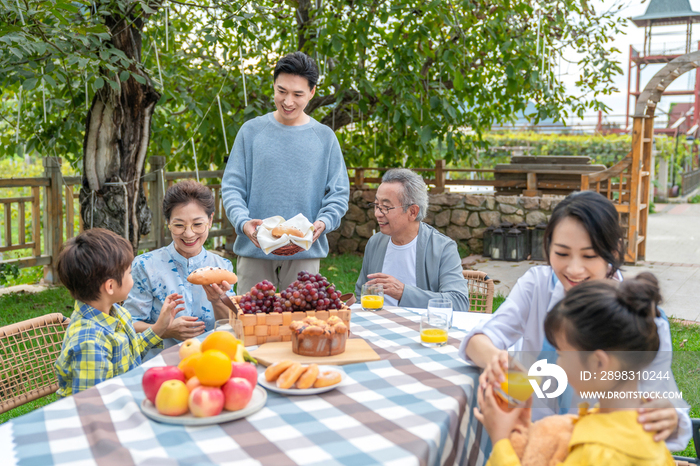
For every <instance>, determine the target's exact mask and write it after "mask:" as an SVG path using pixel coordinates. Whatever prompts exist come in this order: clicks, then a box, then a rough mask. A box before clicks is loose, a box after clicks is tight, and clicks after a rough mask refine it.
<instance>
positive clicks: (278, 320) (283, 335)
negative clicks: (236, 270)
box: [229, 296, 352, 346]
mask: <svg viewBox="0 0 700 466" xmlns="http://www.w3.org/2000/svg"><path fill="white" fill-rule="evenodd" d="M240 299H241V297H240V296H232V297H231V301H232V302H233V303H234V305H235V307H236V309H235V310H233V309H231V310H230V311H229V320H230V322H231V327H233V330H234V333H235V334H236V338H238V339H239V340H241V341H242V342H243V344H244V345H245V346H254V345H262V344H263V343H268V342H275V341H292V331H291V329H290V328H289V324H291V323H292V322H293V321H295V320H304V319H305V318H306V317H317V318H319V319H321V320H328V319H329V318H330V317H331V316H338V317H340V319H341V320H342V321H343V322H345V325H347V327H348V328H350V318H351V316H352V312H351V311H350V308H349V307H347V306H345V305H343V308H342V309H331V310H328V311H304V312H302V311H297V312H283V313H281V314H280V313H278V312H272V313H270V314H263V313H259V314H243V311H242V310H241V308H240V306H239V304H238V302H239V301H240ZM236 314H238V316H239V318H236Z"/></svg>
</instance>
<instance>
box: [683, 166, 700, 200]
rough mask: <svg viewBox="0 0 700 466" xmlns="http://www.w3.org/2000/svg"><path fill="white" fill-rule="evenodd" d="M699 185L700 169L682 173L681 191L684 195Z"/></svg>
mask: <svg viewBox="0 0 700 466" xmlns="http://www.w3.org/2000/svg"><path fill="white" fill-rule="evenodd" d="M698 186H700V170H695V171H692V172H688V173H684V174H683V175H681V192H682V193H683V195H684V196H686V195H688V194H690V193H691V192H692V191H693V190H694V189H695V188H697V187H698Z"/></svg>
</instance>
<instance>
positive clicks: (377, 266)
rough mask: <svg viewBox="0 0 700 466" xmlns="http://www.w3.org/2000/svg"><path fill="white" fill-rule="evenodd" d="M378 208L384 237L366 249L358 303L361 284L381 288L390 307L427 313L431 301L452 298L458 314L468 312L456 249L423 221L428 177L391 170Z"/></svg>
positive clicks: (466, 291) (379, 191)
mask: <svg viewBox="0 0 700 466" xmlns="http://www.w3.org/2000/svg"><path fill="white" fill-rule="evenodd" d="M373 206H374V214H375V216H376V217H377V223H378V224H379V231H380V233H377V234H375V235H374V236H372V238H370V240H369V242H368V243H367V246H366V248H365V257H364V259H363V261H362V270H361V271H360V277H359V279H358V280H357V284H356V285H355V294H356V295H357V298H358V300H359V298H360V292H361V290H362V285H364V284H365V283H369V284H381V285H383V286H384V300H385V303H386V304H388V305H392V306H405V307H417V308H427V307H428V301H429V300H430V299H433V298H447V299H450V300H452V307H453V309H454V310H456V311H468V310H469V287H468V285H467V281H466V280H465V279H464V277H463V275H462V263H461V260H460V258H459V253H458V252H457V244H456V243H455V242H454V241H453V240H452V239H450V238H448V237H447V236H445V235H443V234H442V233H440V232H439V231H437V230H436V229H435V228H433V227H431V226H430V225H428V224H426V223H423V222H422V221H421V220H423V218H425V214H426V212H427V210H428V188H427V186H426V185H425V183H424V182H423V178H422V177H421V176H420V175H418V174H416V173H414V172H412V171H411V170H408V169H405V168H394V169H391V170H389V171H387V172H386V174H384V177H383V178H382V184H381V185H380V186H379V188H378V189H377V194H376V197H375V202H374V204H373Z"/></svg>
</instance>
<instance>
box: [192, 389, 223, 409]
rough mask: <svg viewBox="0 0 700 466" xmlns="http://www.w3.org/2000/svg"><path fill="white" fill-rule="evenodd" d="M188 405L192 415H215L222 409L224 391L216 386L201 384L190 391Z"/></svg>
mask: <svg viewBox="0 0 700 466" xmlns="http://www.w3.org/2000/svg"><path fill="white" fill-rule="evenodd" d="M188 405H189V407H190V412H191V413H192V415H193V416H194V417H210V416H216V415H217V414H219V413H221V410H222V409H224V392H222V391H221V389H220V388H218V387H205V386H204V385H201V386H199V387H197V388H195V389H194V390H192V393H190V400H189V404H188Z"/></svg>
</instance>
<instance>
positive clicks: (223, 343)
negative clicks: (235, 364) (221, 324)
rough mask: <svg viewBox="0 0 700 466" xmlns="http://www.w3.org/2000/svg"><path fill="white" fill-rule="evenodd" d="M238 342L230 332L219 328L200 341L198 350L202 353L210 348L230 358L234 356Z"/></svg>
mask: <svg viewBox="0 0 700 466" xmlns="http://www.w3.org/2000/svg"><path fill="white" fill-rule="evenodd" d="M240 343H241V342H240V341H238V340H237V339H236V337H234V336H233V334H232V333H231V332H226V331H223V330H220V331H218V332H214V333H212V334H211V335H209V336H208V337H206V338H205V339H204V341H203V342H202V346H201V349H200V350H201V351H202V353H203V352H205V351H207V350H212V349H215V350H219V351H221V352H222V353H224V354H225V355H227V356H228V357H229V358H230V359H233V358H235V357H236V350H237V349H238V345H240Z"/></svg>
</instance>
